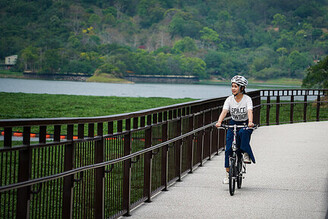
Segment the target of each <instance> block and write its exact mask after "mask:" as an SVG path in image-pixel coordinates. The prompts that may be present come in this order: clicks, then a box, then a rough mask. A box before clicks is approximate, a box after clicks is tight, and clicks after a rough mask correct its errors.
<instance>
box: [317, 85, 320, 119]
mask: <svg viewBox="0 0 328 219" xmlns="http://www.w3.org/2000/svg"><path fill="white" fill-rule="evenodd" d="M316 120H317V121H320V91H318V97H317V119H316Z"/></svg>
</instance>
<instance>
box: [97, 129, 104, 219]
mask: <svg viewBox="0 0 328 219" xmlns="http://www.w3.org/2000/svg"><path fill="white" fill-rule="evenodd" d="M97 136H99V137H101V139H100V140H98V141H96V144H95V163H101V162H103V161H104V150H105V145H104V138H103V123H98V125H97ZM95 178H96V179H95V199H94V205H95V218H104V217H105V203H104V191H105V188H104V185H105V181H104V180H105V167H100V168H97V169H96V170H95Z"/></svg>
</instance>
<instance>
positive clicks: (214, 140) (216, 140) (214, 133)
mask: <svg viewBox="0 0 328 219" xmlns="http://www.w3.org/2000/svg"><path fill="white" fill-rule="evenodd" d="M218 118H219V114H218V109H213V110H212V119H211V122H215V121H217V120H218ZM211 139H212V142H211V144H212V150H213V151H216V155H218V154H219V138H218V129H217V128H216V127H214V129H212V137H211Z"/></svg>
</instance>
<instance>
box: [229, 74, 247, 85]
mask: <svg viewBox="0 0 328 219" xmlns="http://www.w3.org/2000/svg"><path fill="white" fill-rule="evenodd" d="M231 83H236V84H238V85H239V86H243V87H246V86H247V85H248V81H247V79H246V78H245V77H244V76H240V75H236V76H234V77H233V78H231Z"/></svg>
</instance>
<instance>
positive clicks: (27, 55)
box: [20, 46, 39, 72]
mask: <svg viewBox="0 0 328 219" xmlns="http://www.w3.org/2000/svg"><path fill="white" fill-rule="evenodd" d="M20 57H21V58H20V63H21V64H22V65H23V66H24V71H32V72H36V71H37V64H38V63H37V62H38V60H39V49H38V48H35V47H33V46H28V47H26V48H25V49H23V50H22V51H21V55H20Z"/></svg>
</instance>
